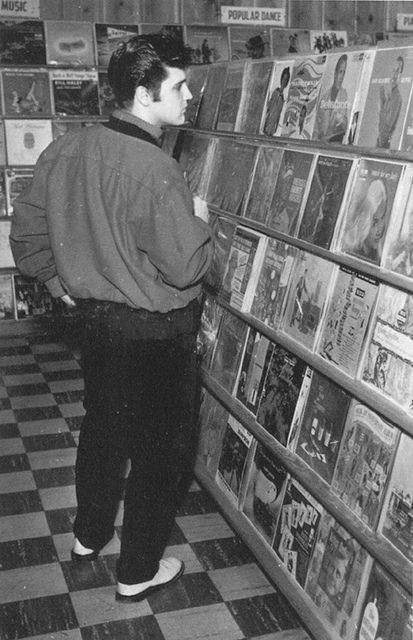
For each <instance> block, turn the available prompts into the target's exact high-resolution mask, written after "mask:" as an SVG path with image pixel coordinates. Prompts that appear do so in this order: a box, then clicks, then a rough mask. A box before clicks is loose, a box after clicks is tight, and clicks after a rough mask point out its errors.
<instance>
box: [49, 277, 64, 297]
mask: <svg viewBox="0 0 413 640" xmlns="http://www.w3.org/2000/svg"><path fill="white" fill-rule="evenodd" d="M44 284H45V285H46V287H47V288H48V290H49V292H50V294H51V295H52V296H53V298H61V296H64V295H65V293H67V292H66V291H65V290H64V289H63V287H62V285H61V282H60V280H59V277H58V276H54V277H53V278H50V280H47V282H45V283H44Z"/></svg>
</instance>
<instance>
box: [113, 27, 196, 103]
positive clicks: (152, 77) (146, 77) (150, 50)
mask: <svg viewBox="0 0 413 640" xmlns="http://www.w3.org/2000/svg"><path fill="white" fill-rule="evenodd" d="M189 63H190V50H189V48H188V47H186V46H185V45H184V44H183V43H182V42H181V41H179V40H178V39H176V38H174V37H173V36H169V35H163V34H160V33H150V34H146V35H140V36H135V37H134V38H131V39H130V40H128V42H124V43H122V44H121V45H119V47H118V48H117V49H116V51H114V52H113V54H112V56H111V59H110V62H109V67H108V80H109V84H110V86H111V87H112V90H113V93H114V94H115V98H116V101H117V103H118V104H119V106H121V107H125V106H127V105H128V103H131V102H132V100H133V98H134V96H135V91H136V88H137V87H139V86H143V87H145V88H146V89H148V91H151V92H152V94H153V97H154V99H155V100H157V99H159V91H160V86H161V84H162V82H163V81H164V80H165V78H166V77H167V69H166V68H167V67H176V68H178V69H185V68H186V67H188V66H189Z"/></svg>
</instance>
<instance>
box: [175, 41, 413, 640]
mask: <svg viewBox="0 0 413 640" xmlns="http://www.w3.org/2000/svg"><path fill="white" fill-rule="evenodd" d="M412 79H413V48H411V47H397V48H390V47H386V48H384V47H383V48H377V49H372V48H368V49H365V50H358V51H355V50H351V49H347V50H346V51H341V52H334V53H330V54H328V55H306V56H296V57H295V58H294V59H287V58H285V59H284V58H282V59H278V60H274V59H263V60H248V61H233V62H229V63H226V64H213V65H209V66H206V65H205V66H200V67H191V68H190V73H189V87H190V89H191V91H192V93H193V94H194V96H195V98H194V99H193V101H192V103H191V104H190V107H189V113H188V117H189V124H188V125H187V126H185V127H182V128H180V129H173V128H171V129H169V130H168V131H167V134H166V136H165V139H164V149H165V151H167V152H168V153H170V154H172V155H173V156H174V157H175V158H176V159H177V160H178V161H179V162H180V164H181V166H182V169H183V170H184V172H185V175H186V178H187V180H188V183H189V185H190V188H191V189H192V191H193V193H194V194H197V195H199V196H200V197H202V198H203V199H205V200H206V201H207V203H208V206H209V210H210V214H211V224H212V226H213V232H214V239H215V250H214V260H213V264H212V267H211V270H210V272H209V274H208V278H207V282H206V284H205V296H204V305H203V314H202V321H201V330H200V333H199V341H198V342H199V345H198V346H199V351H200V354H201V357H202V382H203V385H202V397H201V407H200V440H199V448H198V458H197V476H198V478H199V479H200V481H201V482H202V483H203V484H204V485H205V486H206V487H207V488H208V490H209V491H210V492H211V493H212V494H213V496H214V497H215V498H216V500H217V501H218V503H219V504H220V505H221V507H222V509H223V511H224V512H225V514H226V515H227V517H228V518H229V519H230V521H231V523H232V524H233V526H234V527H235V528H236V530H237V531H239V533H240V534H241V535H242V536H243V537H244V539H245V540H246V541H247V543H248V545H249V546H250V548H251V549H252V550H253V551H254V553H255V554H256V556H257V558H258V559H259V560H260V562H261V563H262V565H263V566H264V567H265V569H266V571H267V572H268V573H269V574H270V575H271V577H272V578H273V580H274V581H275V583H276V584H277V585H278V586H279V588H280V589H281V590H282V591H283V592H284V593H285V594H286V596H287V597H288V598H289V600H290V602H291V603H292V604H293V605H294V606H295V608H296V609H297V611H298V612H299V613H300V615H301V616H302V619H303V621H304V623H305V624H306V625H307V627H308V629H309V631H310V633H311V634H312V635H313V637H314V638H316V639H317V640H338V639H340V638H345V639H347V640H367V639H368V640H375V639H378V638H397V639H400V640H407V639H408V638H409V639H411V638H412V633H413V617H412V608H411V604H412V561H413V510H412V497H413V474H412V473H411V460H412V459H413V280H412V278H413V262H412V260H413V188H412V177H413V173H412V172H413V164H412V160H413V156H412V155H411V135H412V133H413V129H412V107H411V91H412Z"/></svg>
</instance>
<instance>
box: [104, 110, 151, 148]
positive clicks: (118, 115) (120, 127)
mask: <svg viewBox="0 0 413 640" xmlns="http://www.w3.org/2000/svg"><path fill="white" fill-rule="evenodd" d="M103 126H104V127H107V128H108V129H112V130H113V131H117V132H118V133H123V134H125V135H128V136H132V137H133V138H140V139H141V140H145V141H146V142H150V143H151V144H155V145H156V146H159V145H160V138H161V135H162V129H161V128H160V127H157V126H155V125H153V124H149V122H145V120H142V119H141V118H137V117H136V116H134V115H132V114H131V113H129V111H125V110H123V109H115V111H114V112H113V113H112V115H111V116H110V117H109V122H105V123H103Z"/></svg>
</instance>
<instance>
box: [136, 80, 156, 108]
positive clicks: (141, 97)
mask: <svg viewBox="0 0 413 640" xmlns="http://www.w3.org/2000/svg"><path fill="white" fill-rule="evenodd" d="M135 100H137V101H138V102H139V104H140V105H142V106H143V107H147V106H148V105H149V104H150V103H151V101H152V96H151V94H150V92H149V91H148V89H147V88H146V87H143V86H142V85H139V86H138V87H137V88H136V91H135Z"/></svg>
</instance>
